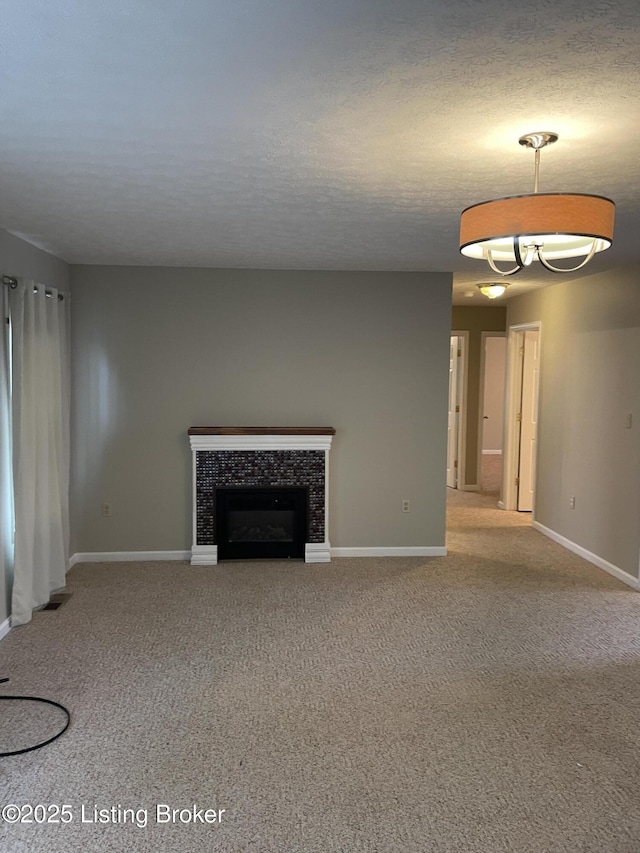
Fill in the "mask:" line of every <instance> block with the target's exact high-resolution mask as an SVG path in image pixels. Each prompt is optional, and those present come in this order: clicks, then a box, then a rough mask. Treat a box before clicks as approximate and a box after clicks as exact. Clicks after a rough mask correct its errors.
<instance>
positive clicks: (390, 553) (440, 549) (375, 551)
mask: <svg viewBox="0 0 640 853" xmlns="http://www.w3.org/2000/svg"><path fill="white" fill-rule="evenodd" d="M331 556H332V557H446V556H447V549H446V547H444V546H439V545H424V546H418V547H415V548H413V547H407V548H403V547H399V548H332V549H331Z"/></svg>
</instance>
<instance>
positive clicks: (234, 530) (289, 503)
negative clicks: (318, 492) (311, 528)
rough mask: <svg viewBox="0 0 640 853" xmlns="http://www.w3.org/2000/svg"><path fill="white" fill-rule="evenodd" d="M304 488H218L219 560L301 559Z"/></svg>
mask: <svg viewBox="0 0 640 853" xmlns="http://www.w3.org/2000/svg"><path fill="white" fill-rule="evenodd" d="M308 504H309V494H308V489H307V488H283V487H277V486H276V487H266V488H248V487H238V488H224V487H222V488H217V489H216V519H215V521H216V539H217V543H218V559H219V560H243V559H283V558H291V559H304V556H305V547H304V546H305V541H306V536H307V514H308V512H307V510H308Z"/></svg>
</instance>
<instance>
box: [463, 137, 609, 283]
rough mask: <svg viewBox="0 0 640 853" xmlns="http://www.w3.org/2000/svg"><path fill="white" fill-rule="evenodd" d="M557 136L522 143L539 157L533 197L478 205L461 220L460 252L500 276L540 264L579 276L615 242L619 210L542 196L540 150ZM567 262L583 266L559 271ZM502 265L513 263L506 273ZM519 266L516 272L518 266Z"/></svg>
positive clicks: (579, 197)
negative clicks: (559, 262) (572, 260)
mask: <svg viewBox="0 0 640 853" xmlns="http://www.w3.org/2000/svg"><path fill="white" fill-rule="evenodd" d="M557 139H558V135H557V134H556V133H549V132H546V131H545V132H540V133H529V134H526V135H525V136H521V137H520V139H519V140H518V141H519V142H520V145H524V146H526V147H527V148H533V149H534V151H535V173H534V185H533V193H532V194H530V195H517V196H509V197H508V198H500V199H496V200H494V201H484V202H481V203H480V204H474V205H472V206H471V207H468V208H467V209H466V210H463V211H462V215H461V217H460V251H461V253H462V254H463V255H465V256H466V257H468V258H477V259H485V260H487V261H488V263H489V266H490V267H491V269H492V270H493V271H494V272H496V273H498V274H499V275H513V274H514V273H517V272H520V270H522V269H524V268H525V267H528V266H529V265H530V264H531V263H532V262H533V261H534V260H535V259H537V260H538V261H540V263H541V264H542V265H543V266H544V267H546V269H548V270H550V271H551V272H558V273H561V272H575V271H576V270H579V269H580V268H581V267H583V266H585V265H586V264H587V263H589V261H590V260H591V258H592V257H593V256H594V255H595V253H596V252H602V251H603V250H604V249H608V248H609V246H610V245H611V243H612V241H613V220H614V214H615V205H614V203H613V202H612V201H611V199H608V198H605V197H604V196H600V195H588V194H586V193H539V192H538V181H539V172H540V149H541V148H544V147H545V145H550V144H552V143H553V142H556V141H557ZM562 258H582V260H581V261H580V263H578V265H577V266H571V267H568V268H566V267H565V268H563V267H557V266H555V263H552V262H555V261H557V260H560V259H562ZM498 263H509V264H510V265H511V266H510V268H509V269H500V268H499V267H498V265H497V264H498ZM514 264H515V266H513V265H514Z"/></svg>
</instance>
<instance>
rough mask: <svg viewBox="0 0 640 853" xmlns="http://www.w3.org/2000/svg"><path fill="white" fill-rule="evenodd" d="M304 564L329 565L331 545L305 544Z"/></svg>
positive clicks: (320, 543)
mask: <svg viewBox="0 0 640 853" xmlns="http://www.w3.org/2000/svg"><path fill="white" fill-rule="evenodd" d="M304 561H305V563H330V562H331V545H330V544H329V543H328V542H305V546H304Z"/></svg>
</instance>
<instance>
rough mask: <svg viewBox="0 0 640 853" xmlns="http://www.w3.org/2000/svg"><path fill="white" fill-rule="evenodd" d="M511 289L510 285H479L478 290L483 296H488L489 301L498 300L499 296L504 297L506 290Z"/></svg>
mask: <svg viewBox="0 0 640 853" xmlns="http://www.w3.org/2000/svg"><path fill="white" fill-rule="evenodd" d="M507 287H509V285H508V284H495V283H493V282H492V283H490V284H479V285H478V289H479V291H480V293H482V295H483V296H488V297H489V299H497V298H498V296H502V294H503V293H504V292H505V290H506V289H507Z"/></svg>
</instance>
